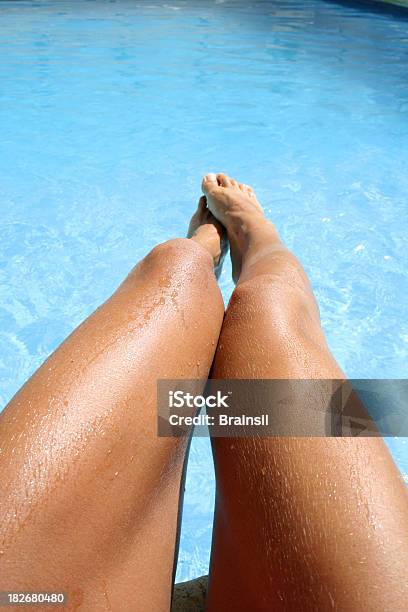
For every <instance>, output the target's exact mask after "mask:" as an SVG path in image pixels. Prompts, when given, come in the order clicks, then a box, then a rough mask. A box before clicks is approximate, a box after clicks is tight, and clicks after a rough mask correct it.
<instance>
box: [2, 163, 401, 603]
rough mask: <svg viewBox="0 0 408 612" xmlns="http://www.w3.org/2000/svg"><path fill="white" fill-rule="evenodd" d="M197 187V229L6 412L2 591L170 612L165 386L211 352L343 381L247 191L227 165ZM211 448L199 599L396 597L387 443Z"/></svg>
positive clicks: (287, 260)
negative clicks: (206, 569) (206, 571)
mask: <svg viewBox="0 0 408 612" xmlns="http://www.w3.org/2000/svg"><path fill="white" fill-rule="evenodd" d="M202 188H203V192H204V194H205V199H201V200H200V202H199V205H198V209H197V211H196V213H195V214H194V215H193V218H192V221H191V224H190V228H189V232H188V236H189V238H187V239H176V240H170V241H168V242H167V243H164V244H163V245H159V246H158V247H156V248H155V249H153V251H152V252H151V253H149V254H148V255H147V256H146V258H145V259H144V260H143V261H142V262H140V263H139V264H138V265H137V266H136V268H135V269H134V270H133V271H132V272H131V273H130V275H129V277H128V278H127V279H126V280H125V281H124V283H123V284H122V285H121V286H120V287H119V289H118V290H117V291H116V292H115V294H114V295H113V296H112V297H111V298H110V299H109V300H108V301H107V302H106V303H105V304H103V305H102V306H101V307H100V308H99V309H98V310H97V311H96V312H95V313H94V314H93V315H91V317H89V318H88V319H87V320H86V321H85V322H84V323H83V324H82V325H81V326H80V327H79V328H78V329H77V330H75V331H74V332H73V334H72V335H71V336H70V337H69V338H68V339H67V340H66V341H65V342H64V343H63V344H62V345H61V346H60V347H59V348H58V349H57V351H56V352H55V353H54V354H53V355H52V356H51V357H50V358H49V359H48V360H47V361H46V362H45V363H44V364H43V366H42V367H41V368H40V369H39V370H38V371H37V372H36V373H35V374H34V376H33V377H32V378H31V379H30V380H29V381H28V382H27V383H26V385H25V386H24V387H23V388H22V389H21V390H20V391H19V393H18V394H17V395H16V396H15V397H14V398H13V400H12V401H11V402H10V404H9V406H8V407H7V409H6V410H5V411H4V413H3V415H2V418H1V432H0V442H1V449H2V453H1V455H0V482H1V483H2V504H1V513H2V516H1V518H0V525H1V527H0V529H1V535H0V537H1V544H0V550H1V551H2V554H1V555H0V576H1V581H2V585H1V588H3V583H4V588H9V589H10V588H12V589H13V590H23V591H28V590H33V591H36V590H44V588H46V589H47V590H52V589H54V590H57V591H64V592H66V593H68V596H69V604H68V606H67V607H66V608H65V609H69V610H74V609H81V610H91V611H93V610H109V609H111V610H115V612H116V611H122V610H124V611H125V610H126V611H127V610H132V611H135V612H139V611H143V612H145V611H146V610H152V611H154V612H156V611H157V612H161V611H162V610H163V611H167V610H168V609H169V604H170V596H171V581H172V571H173V557H174V546H175V540H176V528H177V512H178V499H179V491H180V479H181V473H182V466H183V461H184V457H185V441H183V440H182V439H180V438H177V439H171V438H158V437H157V435H156V380H157V379H160V378H200V377H201V378H203V380H205V379H206V377H207V376H208V374H209V371H210V367H211V365H212V364H213V376H214V377H218V378H290V377H292V378H314V377H315V378H319V377H322V378H336V377H337V378H342V377H343V376H344V375H343V373H342V372H341V370H340V368H339V367H338V365H337V364H336V362H335V361H334V359H333V357H332V356H331V354H330V351H329V349H328V347H327V344H326V341H325V338H324V334H323V331H322V329H321V326H320V320H319V311H318V307H317V304H316V301H315V299H314V297H313V294H312V291H311V288H310V284H309V281H308V279H307V277H306V275H305V273H304V271H303V269H302V267H301V265H300V263H299V262H298V261H297V259H296V258H295V257H294V256H293V255H292V254H291V253H290V252H289V251H288V250H287V249H286V248H285V247H284V245H283V244H282V243H281V242H280V240H279V237H278V234H277V232H276V229H275V227H274V226H273V225H272V224H271V223H270V222H269V221H267V220H266V219H265V218H264V215H263V212H262V208H261V205H260V204H259V202H258V201H257V199H256V196H255V194H254V192H253V190H252V189H251V188H249V187H248V186H246V185H243V184H239V183H237V182H236V181H234V180H233V179H230V178H229V177H228V176H226V175H222V174H218V175H209V176H207V177H206V178H205V179H204V181H203V185H202ZM225 233H227V234H228V239H229V243H230V248H231V257H232V262H233V275H234V280H235V281H236V283H237V287H236V289H235V291H234V293H233V296H232V298H231V301H230V304H229V306H228V309H227V313H226V316H225V320H224V322H223V317H224V307H223V302H222V298H221V294H220V291H219V288H218V285H217V283H216V279H215V275H214V267H215V271H216V272H217V273H218V272H219V267H220V264H221V263H222V258H223V256H224V255H225V251H226V241H225ZM217 342H218V348H217V352H216V353H215V350H216V346H217ZM214 356H215V359H214ZM213 360H214V363H213ZM213 452H214V460H215V467H216V475H217V504H216V518H215V529H214V541H213V551H212V560H211V568H210V583H209V594H208V602H207V609H208V610H210V611H212V610H215V611H217V612H218V611H220V612H221V611H223V612H228V611H229V610H231V611H240V610H243V611H244V610H245V611H246V610H259V611H263V610H265V611H266V610H268V611H270V610H271V609H273V610H299V609H301V610H305V611H307V610H323V611H324V610H332V609H337V610H345V611H347V612H349V611H354V610H355V611H357V610H358V611H359V612H360V610H374V611H380V610H381V611H383V610H390V611H391V610H392V611H393V612H394V611H395V610H400V609H401V610H402V609H403V605H404V602H405V601H406V599H405V597H406V594H405V595H404V591H403V590H404V584H405V567H406V561H407V550H408V544H407V533H408V525H407V497H406V491H405V489H404V486H403V484H402V481H401V478H400V476H399V474H398V472H397V470H396V468H395V466H394V464H393V462H392V460H391V458H390V456H389V454H388V451H387V450H386V448H385V445H384V444H383V442H382V440H380V439H358V440H356V439H293V438H292V439H291V438H286V439H263V440H251V439H248V440H245V439H241V440H236V441H235V440H234V441H231V440H227V439H221V438H219V439H214V440H213ZM36 609H37V610H38V607H37V608H36Z"/></svg>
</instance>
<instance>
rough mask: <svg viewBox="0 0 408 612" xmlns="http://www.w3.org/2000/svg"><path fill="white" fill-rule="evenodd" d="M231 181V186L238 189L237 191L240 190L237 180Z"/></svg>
mask: <svg viewBox="0 0 408 612" xmlns="http://www.w3.org/2000/svg"><path fill="white" fill-rule="evenodd" d="M230 181H231V185H232V186H233V187H236V188H237V189H238V188H239V184H238V181H236V180H235V179H230Z"/></svg>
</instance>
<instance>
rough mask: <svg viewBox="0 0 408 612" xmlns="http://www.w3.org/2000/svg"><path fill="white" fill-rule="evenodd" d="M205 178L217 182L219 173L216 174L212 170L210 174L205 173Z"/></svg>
mask: <svg viewBox="0 0 408 612" xmlns="http://www.w3.org/2000/svg"><path fill="white" fill-rule="evenodd" d="M204 180H206V181H210V182H212V183H216V182H217V175H216V174H214V173H213V172H211V173H210V174H206V175H205V177H204Z"/></svg>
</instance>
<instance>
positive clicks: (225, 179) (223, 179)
mask: <svg viewBox="0 0 408 612" xmlns="http://www.w3.org/2000/svg"><path fill="white" fill-rule="evenodd" d="M217 180H218V184H219V185H221V187H231V179H230V178H229V176H227V175H226V174H222V173H220V174H217Z"/></svg>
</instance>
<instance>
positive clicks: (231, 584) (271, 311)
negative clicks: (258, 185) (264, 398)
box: [203, 175, 408, 612]
mask: <svg viewBox="0 0 408 612" xmlns="http://www.w3.org/2000/svg"><path fill="white" fill-rule="evenodd" d="M203 190H204V193H205V194H206V196H207V202H208V206H209V208H210V209H211V211H212V212H213V214H214V215H215V216H216V217H217V218H218V219H219V220H220V221H221V222H222V223H223V224H224V225H225V227H226V228H227V231H228V235H229V239H230V244H231V255H232V259H233V272H234V277H235V280H236V281H237V287H236V289H235V291H234V293H233V296H232V298H231V301H230V304H229V306H228V309H227V313H226V318H225V320H224V324H223V328H222V332H221V336H220V340H219V344H218V349H217V353H216V357H215V363H214V366H213V370H212V376H213V378H222V379H228V378H230V379H232V378H242V379H248V378H271V379H273V378H276V379H286V378H291V379H296V378H298V379H309V378H310V379H313V378H333V379H337V378H340V379H342V378H344V374H343V373H342V371H341V370H340V368H339V367H338V365H337V364H336V362H335V360H334V358H333V357H332V355H331V354H330V351H329V349H328V347H327V344H326V341H325V338H324V334H323V331H322V329H321V326H320V321H319V311H318V307H317V304H316V301H315V299H314V297H313V293H312V290H311V287H310V284H309V281H308V279H307V277H306V274H305V272H304V271H303V269H302V267H301V265H300V264H299V262H298V261H297V259H296V258H295V257H294V256H293V255H292V254H291V253H290V252H289V251H288V250H287V249H286V248H285V247H284V245H283V244H282V243H281V241H280V240H279V237H278V235H277V232H276V230H275V228H274V226H273V225H272V224H271V223H269V222H268V221H267V220H266V219H265V218H264V216H263V213H262V209H261V207H260V205H259V204H258V202H257V200H256V198H255V196H254V194H253V191H252V190H251V189H250V188H247V187H246V186H244V185H241V186H239V185H238V184H237V183H236V181H232V180H231V179H229V178H228V177H226V176H225V175H217V177H215V175H210V177H209V178H206V179H205V180H204V182H203ZM212 444H213V453H214V460H215V469H216V479H217V499H216V514H215V526H214V537H213V550H212V559H211V568H210V579H209V590H208V597H207V610H208V611H209V612H213V611H216V612H240V611H241V610H242V611H247V610H253V611H265V612H266V611H267V612H270V611H271V610H274V611H278V610H294V611H296V612H298V611H299V610H302V612H306V611H317V610H318V611H319V612H320V611H325V610H333V609H334V610H342V611H344V612H354V611H355V612H357V611H358V612H361V611H362V610H364V611H366V610H370V611H376V612H384V611H386V610H388V611H390V612H391V611H392V612H397V611H402V610H403V609H404V606H405V605H406V600H407V599H406V597H407V593H406V567H407V561H408V538H407V535H408V522H407V518H408V516H407V509H408V508H407V496H406V491H405V488H404V485H403V483H402V479H401V478H400V475H399V473H398V471H397V469H396V468H395V466H394V464H393V462H392V459H391V457H390V455H389V453H388V451H387V450H386V447H385V445H384V443H383V441H382V439H380V438H359V439H355V438H311V439H310V438H309V439H308V438H264V439H262V438H257V439H255V438H247V439H245V438H236V439H228V438H214V439H213V441H212ZM404 592H405V595H404Z"/></svg>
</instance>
